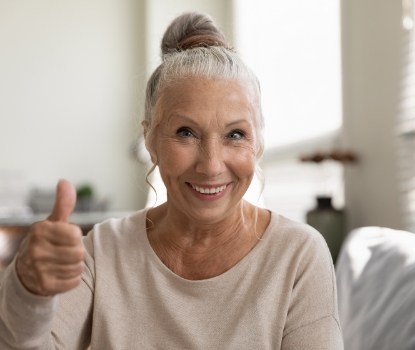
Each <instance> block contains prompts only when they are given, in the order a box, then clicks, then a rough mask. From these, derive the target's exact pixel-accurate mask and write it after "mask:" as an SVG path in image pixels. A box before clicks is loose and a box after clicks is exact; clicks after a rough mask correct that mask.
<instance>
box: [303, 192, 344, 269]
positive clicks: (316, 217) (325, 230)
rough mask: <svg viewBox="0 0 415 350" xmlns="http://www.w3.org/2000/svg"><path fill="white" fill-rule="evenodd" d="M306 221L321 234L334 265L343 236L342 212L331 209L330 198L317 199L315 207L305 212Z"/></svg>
mask: <svg viewBox="0 0 415 350" xmlns="http://www.w3.org/2000/svg"><path fill="white" fill-rule="evenodd" d="M306 221H307V223H308V224H309V225H311V226H313V227H314V228H315V229H316V230H317V231H319V232H320V233H321V234H322V236H323V237H324V239H325V240H326V242H327V245H328V247H329V250H330V253H331V256H332V258H333V262H334V263H336V260H337V255H338V254H339V250H340V247H341V244H342V242H343V238H344V235H345V213H344V211H343V210H338V209H335V208H333V205H332V202H331V197H323V196H321V197H317V205H316V207H315V208H313V209H311V210H310V211H308V212H307V214H306Z"/></svg>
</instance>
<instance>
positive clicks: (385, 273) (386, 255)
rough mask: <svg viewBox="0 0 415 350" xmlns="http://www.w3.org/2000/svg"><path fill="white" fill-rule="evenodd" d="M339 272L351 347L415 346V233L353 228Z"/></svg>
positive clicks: (385, 348)
mask: <svg viewBox="0 0 415 350" xmlns="http://www.w3.org/2000/svg"><path fill="white" fill-rule="evenodd" d="M336 276H337V284H338V286H337V287H338V296H339V314H340V322H341V325H342V329H343V335H344V342H345V350H391V349H399V350H409V349H415V234H413V233H409V232H405V231H397V230H392V229H388V228H381V227H364V228H360V229H356V230H354V231H352V232H351V233H350V234H349V235H348V237H347V239H346V241H345V242H344V244H343V246H342V249H341V251H340V255H339V258H338V261H337V265H336Z"/></svg>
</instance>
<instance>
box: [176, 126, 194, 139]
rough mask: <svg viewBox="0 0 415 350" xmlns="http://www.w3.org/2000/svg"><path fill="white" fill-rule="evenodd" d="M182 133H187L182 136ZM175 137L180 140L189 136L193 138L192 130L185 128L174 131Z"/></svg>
mask: <svg viewBox="0 0 415 350" xmlns="http://www.w3.org/2000/svg"><path fill="white" fill-rule="evenodd" d="M184 133H187V134H188V135H184ZM189 134H190V135H189ZM176 135H177V136H179V137H182V138H188V137H190V136H194V135H193V132H192V130H190V129H189V128H185V127H183V128H179V129H178V130H177V131H176Z"/></svg>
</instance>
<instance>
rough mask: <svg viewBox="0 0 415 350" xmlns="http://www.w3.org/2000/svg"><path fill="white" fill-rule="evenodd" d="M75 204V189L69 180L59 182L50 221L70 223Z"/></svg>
mask: <svg viewBox="0 0 415 350" xmlns="http://www.w3.org/2000/svg"><path fill="white" fill-rule="evenodd" d="M75 204H76V190H75V187H74V186H73V185H72V184H71V183H70V182H69V181H67V180H59V182H58V185H57V186H56V197H55V205H54V207H53V210H52V213H51V214H50V215H49V217H48V220H50V221H63V222H68V220H69V217H70V215H71V214H72V212H73V210H74V209H75Z"/></svg>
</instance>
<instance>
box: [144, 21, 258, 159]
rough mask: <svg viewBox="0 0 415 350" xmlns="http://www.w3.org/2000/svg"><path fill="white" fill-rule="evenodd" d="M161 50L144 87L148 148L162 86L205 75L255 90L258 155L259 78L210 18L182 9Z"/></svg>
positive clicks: (167, 33) (166, 33)
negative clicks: (145, 87) (159, 56)
mask: <svg viewBox="0 0 415 350" xmlns="http://www.w3.org/2000/svg"><path fill="white" fill-rule="evenodd" d="M161 50H162V63H161V64H160V65H159V66H158V67H157V69H156V70H155V71H154V73H153V74H152V75H151V77H150V79H149V81H148V83H147V89H146V100H145V111H144V121H143V125H144V127H145V130H146V146H147V149H149V150H150V149H151V145H152V142H153V138H154V133H155V130H156V128H157V126H158V125H159V124H160V122H161V120H158V119H159V118H157V117H156V116H155V107H156V104H157V101H158V99H159V97H160V96H161V93H162V92H163V90H164V89H165V88H166V87H168V86H171V85H172V84H174V83H175V82H177V80H178V79H186V78H189V77H206V78H211V79H229V80H237V81H241V82H243V83H244V84H245V85H248V86H250V87H252V88H253V90H254V91H255V93H256V94H257V96H258V113H257V114H258V115H257V118H258V120H257V121H256V124H257V140H258V146H257V157H258V158H259V157H260V156H261V155H262V152H263V148H264V140H263V135H262V129H263V126H264V121H263V116H262V112H261V106H260V87H259V82H258V79H257V78H256V76H255V74H254V73H253V72H252V71H251V70H250V69H249V68H248V67H247V66H246V65H245V63H244V62H243V61H242V59H241V58H240V57H239V55H238V54H237V53H236V52H235V50H233V49H232V48H231V47H230V46H228V45H227V44H226V41H225V37H224V35H223V34H222V32H221V31H220V30H219V29H218V28H217V27H216V25H215V24H214V22H213V20H212V19H211V18H210V17H209V16H206V15H204V14H199V13H185V14H183V15H181V16H179V17H177V18H176V19H175V20H174V21H173V22H172V23H171V24H170V26H169V27H168V28H167V30H166V32H165V34H164V36H163V39H162V43H161Z"/></svg>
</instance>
